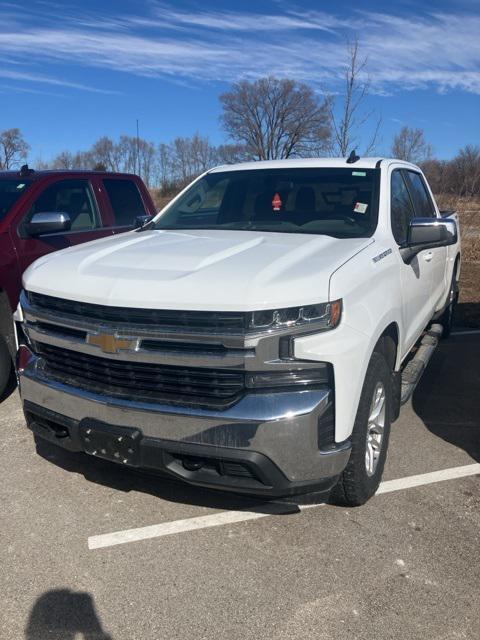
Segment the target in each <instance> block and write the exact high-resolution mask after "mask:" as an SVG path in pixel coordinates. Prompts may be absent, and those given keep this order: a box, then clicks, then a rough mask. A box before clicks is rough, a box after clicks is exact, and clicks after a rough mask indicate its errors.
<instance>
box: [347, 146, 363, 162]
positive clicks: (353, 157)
mask: <svg viewBox="0 0 480 640" xmlns="http://www.w3.org/2000/svg"><path fill="white" fill-rule="evenodd" d="M357 160H360V156H357V154H356V149H352V151H351V152H350V155H349V156H348V158H347V162H348V164H353V163H354V162H357Z"/></svg>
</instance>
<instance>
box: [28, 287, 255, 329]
mask: <svg viewBox="0 0 480 640" xmlns="http://www.w3.org/2000/svg"><path fill="white" fill-rule="evenodd" d="M27 296H28V300H29V302H30V304H32V305H33V306H35V307H37V308H38V309H42V310H44V311H48V312H51V313H52V314H54V315H55V314H58V313H61V314H62V315H64V316H67V317H70V318H74V319H81V320H85V318H88V319H92V320H100V321H102V322H114V323H117V324H129V325H146V326H152V325H154V326H155V328H158V329H170V330H175V331H180V330H185V331H187V330H188V331H196V332H199V333H232V334H242V333H245V331H246V330H247V314H245V313H242V312H240V311H239V312H234V311H172V310H159V309H133V308H130V307H107V306H105V305H100V304H90V303H88V302H78V301H75V300H65V299H63V298H54V297H52V296H45V295H43V294H40V293H33V292H32V291H29V292H27Z"/></svg>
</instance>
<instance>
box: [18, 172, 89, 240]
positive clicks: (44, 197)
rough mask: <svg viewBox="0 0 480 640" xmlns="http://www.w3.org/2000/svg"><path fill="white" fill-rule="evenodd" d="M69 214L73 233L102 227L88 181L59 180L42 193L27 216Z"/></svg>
mask: <svg viewBox="0 0 480 640" xmlns="http://www.w3.org/2000/svg"><path fill="white" fill-rule="evenodd" d="M46 212H62V213H68V215H69V216H70V220H71V221H72V224H71V227H70V230H71V231H88V230H90V229H97V228H98V227H100V226H101V224H100V217H99V215H98V211H97V207H96V205H95V200H94V197H93V193H92V189H91V187H90V183H89V181H88V180H59V181H58V182H55V183H54V184H52V185H50V186H49V187H47V188H46V189H45V191H42V193H41V194H40V195H39V196H38V198H37V199H36V200H35V202H34V203H33V205H32V207H31V208H30V211H29V213H28V216H27V220H26V221H25V222H28V221H29V220H30V219H31V218H32V216H33V215H34V214H35V213H46Z"/></svg>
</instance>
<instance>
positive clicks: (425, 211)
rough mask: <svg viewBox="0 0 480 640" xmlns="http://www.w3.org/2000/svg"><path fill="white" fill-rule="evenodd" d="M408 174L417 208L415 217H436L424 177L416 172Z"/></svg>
mask: <svg viewBox="0 0 480 640" xmlns="http://www.w3.org/2000/svg"><path fill="white" fill-rule="evenodd" d="M406 173H407V176H408V182H409V187H410V192H411V194H412V199H413V204H414V207H415V215H416V216H418V217H419V218H432V217H434V216H435V208H434V206H433V202H432V199H431V197H430V194H429V193H428V190H427V187H426V185H425V182H424V180H423V178H422V176H421V175H420V174H419V173H416V172H415V171H407V172H406Z"/></svg>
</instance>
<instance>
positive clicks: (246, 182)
mask: <svg viewBox="0 0 480 640" xmlns="http://www.w3.org/2000/svg"><path fill="white" fill-rule="evenodd" d="M378 176H379V171H378V170H377V169H351V168H349V169H345V168H340V169H321V168H306V169H287V168H286V169H249V170H243V171H221V172H214V173H210V174H207V175H206V176H204V177H203V178H201V179H200V180H198V181H197V182H195V183H194V184H193V185H192V186H191V187H190V188H189V189H188V190H187V191H186V192H185V193H184V194H183V195H182V196H181V197H180V198H179V199H178V200H177V201H176V202H174V203H172V204H171V205H170V206H169V207H167V208H166V209H165V211H164V212H163V213H162V215H161V216H160V217H159V218H158V219H157V220H156V221H155V223H154V225H153V228H155V229H238V230H245V229H247V230H255V231H274V232H284V233H311V234H323V235H331V236H335V237H338V238H358V237H366V236H370V235H372V233H373V231H374V230H375V227H376V224H377V212H378V203H377V193H378ZM150 228H152V227H150Z"/></svg>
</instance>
